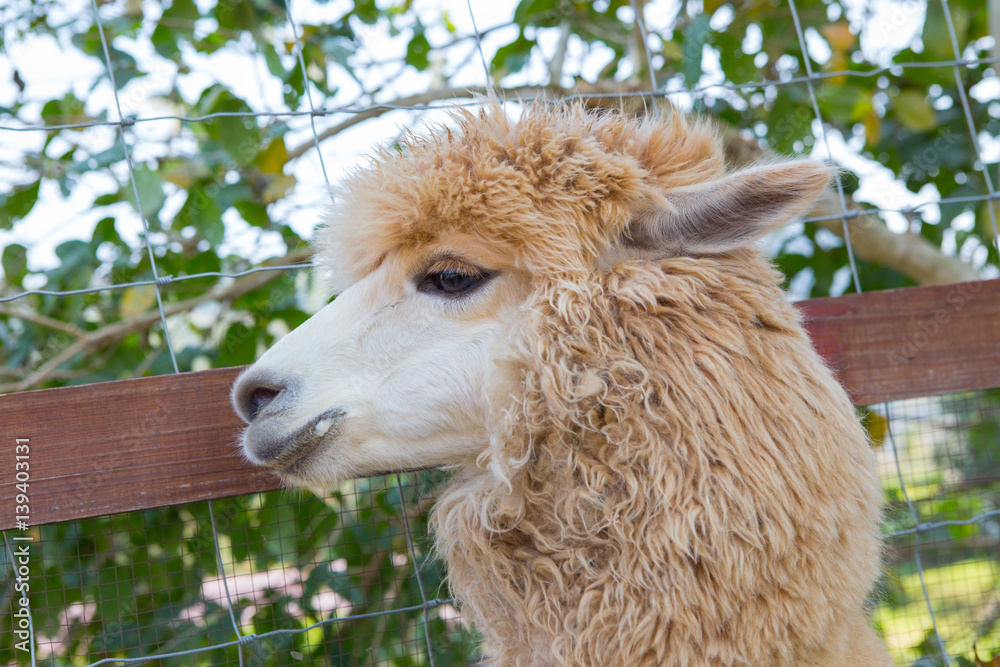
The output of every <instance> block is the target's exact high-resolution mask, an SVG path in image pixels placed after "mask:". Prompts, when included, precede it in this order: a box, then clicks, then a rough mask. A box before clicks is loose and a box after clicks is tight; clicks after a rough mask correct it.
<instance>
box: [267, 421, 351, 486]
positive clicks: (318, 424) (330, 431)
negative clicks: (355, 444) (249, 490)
mask: <svg viewBox="0 0 1000 667" xmlns="http://www.w3.org/2000/svg"><path fill="white" fill-rule="evenodd" d="M343 417H344V411H343V410H338V409H334V410H328V411H327V412H324V413H323V414H321V415H319V416H317V417H314V418H313V419H311V420H310V421H309V423H307V424H306V425H305V426H303V427H302V428H301V429H299V431H298V432H297V433H296V434H295V435H294V436H293V437H292V438H291V443H290V444H289V445H288V446H287V447H285V448H284V449H283V450H282V451H281V453H279V454H278V455H277V456H275V457H274V458H272V459H270V460H268V461H266V462H265V463H264V465H266V466H267V467H268V468H272V469H274V470H276V471H278V472H292V471H293V468H295V467H297V466H298V465H300V464H301V463H303V462H304V461H305V460H306V459H307V458H308V457H309V456H310V455H311V454H312V453H313V452H315V451H316V450H317V449H319V448H320V446H321V445H322V444H323V442H324V441H325V440H326V439H327V438H328V437H333V436H335V435H336V432H337V431H338V429H339V426H340V422H341V420H342V419H343Z"/></svg>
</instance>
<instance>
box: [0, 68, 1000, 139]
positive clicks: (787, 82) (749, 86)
mask: <svg viewBox="0 0 1000 667" xmlns="http://www.w3.org/2000/svg"><path fill="white" fill-rule="evenodd" d="M481 58H482V62H483V66H484V69H485V70H486V71H487V72H488V71H489V67H488V65H486V58H485V56H481ZM998 62H1000V56H997V57H989V58H967V59H957V60H939V61H933V62H912V63H893V64H892V65H885V66H882V67H875V68H872V69H868V70H836V71H831V72H813V73H812V74H811V75H809V76H798V77H789V78H787V79H759V80H757V81H749V82H746V83H730V82H722V83H707V84H705V85H703V86H696V87H694V88H685V89H683V90H663V89H657V90H655V91H648V90H647V91H629V92H625V91H623V92H621V93H581V94H572V95H564V96H561V97H552V96H550V95H547V94H546V95H537V96H530V95H529V96H524V97H522V98H521V99H523V100H524V101H526V102H530V101H535V100H539V101H554V102H571V101H573V100H580V99H617V98H620V97H621V98H631V97H648V98H659V97H671V96H675V95H693V94H699V93H704V92H707V91H709V90H713V89H717V88H718V89H722V90H724V91H729V92H736V91H744V90H753V89H755V88H771V87H781V86H793V85H797V84H800V83H806V82H808V81H813V82H819V81H825V80H826V79H838V78H842V77H856V78H862V79H864V78H870V77H873V76H880V75H882V74H886V73H890V74H891V73H894V72H896V71H905V70H908V69H937V68H943V67H963V66H964V67H969V66H972V65H991V64H995V63H998ZM455 99H460V98H459V97H457V96H456V97H453V98H448V97H446V98H442V100H441V101H440V103H427V104H394V103H392V102H379V103H374V104H369V105H357V104H348V105H344V106H340V107H334V108H331V109H326V108H320V109H314V110H310V111H218V112H214V113H209V114H204V115H201V116H183V115H159V116H146V117H141V116H128V117H126V118H125V119H123V120H121V121H118V122H115V121H98V120H95V121H88V122H86V123H62V124H52V125H47V124H25V125H21V126H11V125H0V131H3V130H6V131H9V132H35V131H48V132H52V131H56V130H81V129H87V128H91V127H119V126H121V125H123V124H124V125H125V126H126V127H129V126H132V125H135V124H137V123H152V122H156V121H165V120H174V121H180V122H182V123H202V122H205V121H210V120H215V119H219V118H265V117H274V118H285V117H289V118H290V117H300V116H311V117H325V116H332V115H336V114H350V115H356V114H364V113H369V112H372V111H377V110H379V109H390V110H401V111H426V110H427V109H448V108H451V107H454V106H476V105H478V104H480V103H479V102H478V101H475V100H470V101H466V102H455V101H454V100H455ZM445 100H447V103H445Z"/></svg>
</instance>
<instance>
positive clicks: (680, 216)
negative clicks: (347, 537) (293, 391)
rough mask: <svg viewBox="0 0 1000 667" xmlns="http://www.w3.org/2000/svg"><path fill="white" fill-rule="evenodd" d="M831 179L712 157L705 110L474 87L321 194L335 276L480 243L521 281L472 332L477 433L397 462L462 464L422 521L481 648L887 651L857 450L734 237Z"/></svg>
mask: <svg viewBox="0 0 1000 667" xmlns="http://www.w3.org/2000/svg"><path fill="white" fill-rule="evenodd" d="M827 179H828V172H827V169H826V168H825V167H823V166H822V165H818V164H816V163H813V162H809V161H790V162H782V163H773V164H764V165H759V166H756V167H753V168H751V169H747V170H744V171H740V172H735V173H727V172H726V170H725V167H724V164H723V152H722V150H721V147H720V143H719V140H718V138H717V137H716V135H715V133H714V131H713V130H712V129H711V127H709V126H708V125H706V124H705V123H703V122H699V121H692V120H687V119H685V118H684V117H682V116H681V115H679V114H675V115H671V116H669V117H667V118H665V119H663V120H648V119H647V120H637V119H635V118H631V117H626V116H624V115H618V114H613V113H606V114H594V113H592V112H588V111H586V110H584V109H582V108H580V107H560V106H548V105H545V104H537V105H534V106H531V107H529V108H527V109H526V110H525V111H524V112H523V114H522V115H521V116H520V117H519V118H518V119H512V118H511V117H509V116H508V115H507V114H506V113H505V112H504V111H503V109H502V108H500V106H499V105H495V104H494V105H487V108H486V109H485V110H483V111H481V112H477V113H470V112H464V111H457V112H455V114H454V118H453V121H452V122H451V123H450V124H449V125H448V126H447V127H439V128H435V129H432V130H430V131H428V133H427V134H426V135H423V136H416V135H412V136H408V137H406V138H405V139H404V140H403V141H401V142H400V143H399V144H398V145H395V146H393V147H387V148H384V149H382V150H381V151H379V152H378V154H377V155H376V156H375V157H374V158H373V160H372V163H371V164H370V165H369V166H367V167H365V168H363V169H361V170H359V171H357V172H356V173H354V174H353V175H352V176H351V177H350V178H349V179H348V180H347V182H346V183H345V184H344V185H343V187H342V188H341V189H340V190H339V191H338V193H337V194H338V198H339V201H338V206H337V208H336V210H335V211H334V212H333V214H332V216H331V218H330V220H329V222H328V224H327V225H326V226H325V227H324V228H322V229H321V230H320V231H319V232H318V233H317V248H318V256H317V260H318V261H319V262H320V263H321V264H322V266H324V267H325V268H326V269H327V271H328V272H329V273H330V274H331V275H332V276H333V278H334V282H335V284H336V285H337V286H338V288H340V289H344V288H347V287H349V286H350V285H352V284H354V283H356V282H357V281H359V280H362V279H363V278H364V277H365V276H367V275H369V274H371V273H372V272H373V271H375V270H376V269H377V268H378V267H380V266H383V265H389V264H391V263H392V262H397V263H399V265H400V266H403V265H404V263H403V260H402V259H399V258H401V257H417V256H419V255H420V253H421V252H422V249H423V248H430V247H440V246H446V247H447V248H448V249H449V253H451V254H455V253H459V254H460V253H461V251H462V248H463V247H466V246H468V247H472V245H475V246H476V248H479V250H477V251H476V252H477V253H478V255H476V256H481V257H488V258H492V259H488V260H484V261H490V262H493V264H492V265H489V266H488V268H489V269H490V270H491V271H493V273H494V274H496V275H501V276H507V277H510V276H513V277H516V280H515V279H514V278H510V282H507V283H503V284H504V285H507V287H504V289H507V290H509V291H510V293H511V294H514V293H515V290H516V289H517V290H521V291H520V292H516V293H517V294H520V296H519V297H518V299H519V300H518V301H517V307H516V308H515V309H514V315H511V314H509V313H508V314H507V315H504V317H506V318H508V319H509V320H510V321H511V322H512V324H511V325H510V326H509V328H507V329H505V331H506V332H507V333H506V334H505V335H504V336H503V337H502V338H501V339H500V340H497V341H493V342H492V343H490V344H489V345H490V347H489V350H490V354H491V359H492V361H491V362H490V365H489V368H488V370H487V373H486V376H485V380H484V386H482V388H481V390H482V394H483V396H484V398H483V401H484V403H483V405H484V406H485V407H483V416H482V417H481V419H482V420H483V424H482V428H484V429H485V432H486V435H485V436H484V440H483V442H484V443H487V442H488V443H489V444H488V445H486V444H483V445H482V449H481V451H479V454H478V458H476V457H475V456H473V457H472V459H471V460H470V459H468V458H460V457H458V456H457V455H456V456H455V458H454V460H449V459H447V457H445V458H444V459H442V458H440V457H439V458H435V459H427V460H421V459H419V458H418V457H416V456H415V455H413V456H410V454H409V453H400V454H399V455H398V458H397V459H396V461H397V463H398V465H399V466H400V467H401V468H405V467H410V466H412V465H419V464H428V463H429V462H434V463H440V462H441V461H444V462H450V463H452V464H454V465H456V466H457V467H459V471H458V472H457V474H456V476H455V477H454V479H453V480H452V481H451V483H450V485H449V486H448V487H447V488H446V489H445V490H444V492H443V494H442V495H441V497H440V498H439V500H438V503H437V506H436V508H435V510H434V514H433V528H434V531H435V534H436V544H437V549H438V553H439V555H440V557H441V558H443V559H444V560H446V561H447V566H448V573H449V579H450V585H451V587H452V589H453V591H454V593H455V595H456V596H457V597H458V598H459V599H460V601H461V604H462V613H463V616H464V618H465V619H467V620H468V621H471V622H472V623H473V624H474V625H475V627H476V628H477V629H478V631H479V632H480V633H482V636H483V638H484V640H485V643H484V648H483V656H484V658H486V659H487V660H488V661H491V662H495V663H496V664H500V665H595V666H598V665H600V666H608V665H623V666H624V665H627V666H639V665H664V666H672V667H698V666H718V667H721V666H729V667H736V666H751V665H752V666H760V667H782V666H788V667H792V666H795V667H803V666H805V665H823V666H828V667H845V666H852V665H853V666H859V667H860V666H862V665H864V666H865V667H870V666H872V665H890V664H891V662H890V660H889V657H888V654H887V653H886V650H885V648H884V646H883V645H882V643H881V641H880V640H879V639H878V638H877V636H876V635H875V633H874V632H873V631H872V630H871V629H870V628H869V627H868V625H867V619H866V615H865V604H866V597H867V596H868V594H869V592H870V590H871V588H872V586H873V584H874V582H875V580H876V578H877V577H878V574H879V563H880V542H879V513H880V510H879V505H880V489H879V480H878V477H877V475H876V471H875V461H874V457H873V453H872V451H871V449H870V447H869V444H868V442H867V440H866V435H865V432H864V431H863V429H862V428H861V426H860V425H859V423H858V420H857V418H856V416H855V412H854V409H853V407H852V405H851V402H850V400H849V399H848V397H847V395H846V394H845V393H844V391H843V389H842V388H841V387H840V386H839V385H838V384H837V382H836V381H835V379H834V378H833V376H832V374H831V372H830V371H829V370H828V369H827V368H826V366H825V365H824V364H823V362H822V361H821V359H820V358H819V356H818V355H817V354H816V352H815V351H814V350H813V348H812V346H811V344H810V341H809V339H808V337H807V335H806V334H805V332H804V330H803V328H802V326H801V323H800V321H799V317H798V315H797V311H796V309H795V308H794V307H792V306H791V305H789V304H788V303H786V302H785V299H784V298H783V294H782V291H781V289H780V285H781V282H782V277H781V275H780V274H779V273H778V272H777V271H776V270H775V269H774V268H773V267H772V266H771V265H770V264H769V263H768V261H767V260H766V259H765V258H764V257H763V256H762V255H761V253H760V252H759V251H758V250H757V249H755V247H754V241H755V240H757V239H759V238H760V237H761V236H762V235H764V234H765V233H767V232H768V231H770V230H772V229H774V228H776V227H777V226H780V225H781V224H783V223H785V222H787V221H788V220H790V219H791V218H792V217H794V216H795V215H798V214H801V213H803V212H804V210H805V209H806V208H807V207H808V206H809V204H810V203H811V201H812V199H813V198H815V197H816V196H817V195H818V194H819V193H820V192H821V191H822V190H823V188H824V187H825V185H826V183H827ZM449 256H450V255H449ZM414 261H416V260H414ZM448 261H451V260H448ZM456 261H459V260H456ZM461 261H465V260H464V259H461ZM470 261H471V260H470ZM393 266H395V264H393ZM406 266H409V265H406ZM459 266H462V264H459ZM386 270H388V269H386ZM407 270H408V269H407ZM387 275H388V274H387ZM491 275H492V274H491ZM507 279H508V278H506V277H505V278H504V280H507ZM401 284H403V283H401ZM516 286H517V287H516ZM366 289H368V288H366ZM484 289H485V288H484ZM491 289H492V288H491ZM497 289H499V288H497ZM400 290H403V288H402V287H401V288H400ZM400 293H401V294H402V293H403V292H400ZM484 293H486V292H484ZM489 294H492V293H489ZM417 296H418V297H420V298H424V299H427V303H428V304H431V303H437V302H436V301H432V300H431V299H432V297H426V296H420V295H419V294H418V295H417ZM407 298H408V297H407ZM414 298H417V297H414ZM434 298H436V297H434ZM476 298H480V297H476ZM481 298H482V299H486V298H487V297H485V296H484V297H481ZM489 298H493V297H489ZM399 299H403V297H399ZM336 303H337V302H334V304H333V305H336ZM386 303H388V301H387V302H386ZM393 303H395V302H393ZM400 303H402V301H400ZM421 303H423V302H421ZM461 303H463V302H461V301H457V300H455V299H453V300H452V301H450V302H449V304H461ZM483 303H485V301H484V302H483ZM344 307H345V308H346V306H344ZM380 307H381V306H380ZM428 307H430V306H428ZM434 307H435V308H436V307H437V306H434ZM462 307H464V306H461V305H448V308H452V311H447V312H449V313H450V312H455V313H459V314H458V315H454V317H456V318H458V317H466V318H467V319H468V320H469V321H470V322H471V321H474V320H475V318H476V317H483V316H482V315H479V314H477V315H471V314H466V311H463V310H461V308H462ZM476 307H480V306H476ZM372 308H374V306H373V307H372ZM442 308H444V306H442ZM470 308H471V306H470ZM482 308H485V306H482ZM372 312H377V313H378V314H379V316H380V317H390V315H388V314H385V313H389V312H390V311H388V310H386V309H385V308H382V310H378V311H374V310H373V311H372ZM396 312H399V310H398V309H397V311H396ZM435 312H437V311H435ZM441 312H445V311H444V310H442V311H441ZM476 312H478V311H476ZM505 312H506V311H505ZM372 317H374V316H372ZM440 317H445V315H441V316H440ZM448 317H451V315H448ZM498 317H499V316H498ZM505 321H507V320H505ZM371 322H373V323H371V324H365V326H372V327H373V326H376V324H374V322H376V320H374V319H372V320H371ZM456 326H457V325H456ZM470 326H471V325H470ZM477 345H480V343H477ZM482 345H485V343H483V344H482ZM359 349H361V348H359ZM476 349H479V348H476ZM391 363H392V364H398V363H400V362H397V361H392V362H391ZM456 368H459V367H458V366H456ZM457 372H458V371H455V373H457ZM449 377H450V376H449ZM470 401H472V399H471V398H470ZM476 405H478V403H477V404H476ZM477 409H478V408H477ZM345 410H346V408H345ZM346 414H348V416H349V415H350V411H349V410H346ZM476 419H479V417H476ZM477 423H478V422H477ZM344 428H347V427H346V426H345V427H344ZM428 428H430V427H428ZM345 432H347V431H345ZM359 438H360V436H359ZM359 441H360V440H359ZM380 442H381V441H380ZM332 446H333V445H331V447H332ZM387 446H388V445H387ZM359 447H362V445H359ZM380 451H381V450H380ZM435 455H436V456H437V454H435ZM332 456H333V455H332V454H331V457H332ZM372 456H374V454H373V455H372ZM331 460H332V458H331ZM358 460H361V459H360V458H359V459H358ZM372 465H373V466H374V465H375V464H372ZM305 467H306V465H305V464H303V465H302V468H303V469H305ZM383 469H384V468H383ZM357 470H361V468H358V469H357ZM296 474H297V475H299V477H301V478H304V477H305V476H306V475H305V473H301V474H300V473H298V472H296ZM316 475H318V473H316ZM318 478H319V477H318V476H317V479H318ZM296 479H298V478H296Z"/></svg>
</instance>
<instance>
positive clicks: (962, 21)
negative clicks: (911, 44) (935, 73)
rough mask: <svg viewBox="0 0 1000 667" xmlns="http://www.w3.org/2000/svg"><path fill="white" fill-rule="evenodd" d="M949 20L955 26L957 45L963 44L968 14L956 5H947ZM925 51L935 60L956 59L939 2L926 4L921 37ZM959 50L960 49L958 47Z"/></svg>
mask: <svg viewBox="0 0 1000 667" xmlns="http://www.w3.org/2000/svg"><path fill="white" fill-rule="evenodd" d="M949 7H950V8H951V20H952V24H953V25H954V26H955V34H956V35H957V36H958V43H959V45H961V44H964V43H965V33H966V32H967V31H968V29H969V19H970V17H969V14H968V12H967V11H966V10H965V9H964V8H962V7H960V6H959V5H958V4H956V3H949ZM921 39H922V40H923V43H924V49H925V51H926V52H927V53H928V54H930V55H933V56H934V59H935V60H950V59H951V58H954V57H956V54H955V47H954V45H953V44H952V41H951V31H950V30H949V29H948V20H947V19H946V18H945V15H944V6H943V4H942V3H941V2H929V3H927V13H926V16H925V18H924V32H923V34H922V35H921ZM960 48H961V47H960Z"/></svg>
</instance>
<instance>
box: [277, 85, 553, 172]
mask: <svg viewBox="0 0 1000 667" xmlns="http://www.w3.org/2000/svg"><path fill="white" fill-rule="evenodd" d="M547 91H549V89H548V88H543V87H539V86H520V87H518V88H505V89H501V90H496V91H494V92H496V94H497V96H498V97H502V98H509V99H517V98H519V97H526V96H534V95H539V94H542V93H545V92H547ZM489 93H490V91H489V90H487V89H486V88H482V87H471V88H438V89H437V90H428V91H427V92H424V93H417V94H416V95H409V96H407V97H400V98H398V99H395V100H392V101H390V102H384V103H382V104H373V105H372V106H370V107H367V108H365V109H363V110H361V111H359V112H357V113H355V114H354V115H353V116H351V117H350V118H348V119H347V120H345V121H344V122H342V123H339V124H337V125H334V126H333V127H328V128H327V129H325V130H323V131H322V132H320V133H319V135H318V136H319V140H320V141H325V140H327V139H329V138H330V137H333V136H336V135H338V134H340V133H341V132H343V131H344V130H346V129H348V128H351V127H354V126H355V125H357V124H358V123H363V122H365V121H366V120H369V119H371V118H378V117H379V116H381V115H383V114H386V113H388V112H390V111H395V110H396V109H397V108H400V107H419V106H422V105H425V104H430V103H431V102H440V101H441V100H449V99H471V98H473V97H476V96H485V95H488V94H489ZM315 146H316V142H315V141H306V142H305V143H303V144H302V145H301V146H296V147H295V148H292V149H291V150H289V151H288V160H289V161H291V160H294V159H296V158H299V157H302V156H303V155H304V154H305V153H306V152H307V151H308V150H309V149H311V148H315Z"/></svg>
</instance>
